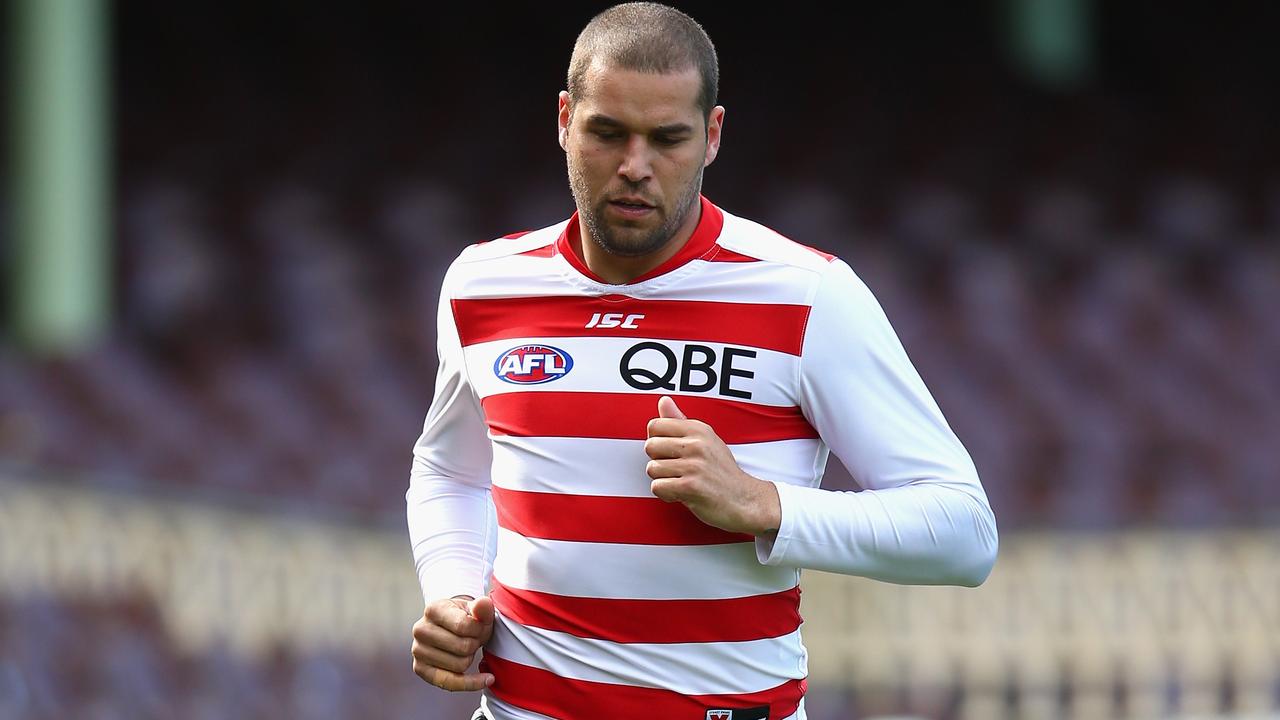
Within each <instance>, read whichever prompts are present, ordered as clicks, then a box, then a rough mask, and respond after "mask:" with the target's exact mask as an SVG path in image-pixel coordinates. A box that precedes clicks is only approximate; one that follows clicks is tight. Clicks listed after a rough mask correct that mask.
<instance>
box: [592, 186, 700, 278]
mask: <svg viewBox="0 0 1280 720" xmlns="http://www.w3.org/2000/svg"><path fill="white" fill-rule="evenodd" d="M701 219H702V204H701V202H699V203H697V204H695V205H694V207H693V210H692V211H691V212H690V213H689V215H688V217H686V218H685V219H684V222H683V223H681V224H680V228H679V229H678V230H676V232H675V234H674V235H672V236H671V239H670V240H668V241H667V242H666V244H665V245H663V246H662V247H661V248H659V249H657V250H655V251H654V252H651V253H649V254H647V255H637V256H635V257H626V256H623V255H614V254H613V253H610V252H608V251H606V250H605V249H604V248H602V247H600V246H599V245H598V244H596V243H595V242H594V241H592V239H591V236H590V235H588V233H587V226H586V223H582V222H579V223H578V232H577V236H576V237H571V238H569V241H570V242H572V243H573V246H574V248H573V249H574V250H576V251H577V252H578V257H580V258H582V262H583V263H585V264H586V266H587V268H588V269H590V270H591V272H593V273H595V275H596V277H599V278H600V279H601V280H604V281H605V282H607V283H609V284H610V285H625V284H627V283H629V282H631V281H633V280H635V279H636V278H638V277H641V276H643V275H644V274H645V273H648V272H651V271H652V270H653V269H654V268H656V267H658V266H659V265H662V263H664V262H666V261H668V260H670V259H671V258H673V257H675V255H676V253H678V252H680V249H681V248H683V247H684V246H685V243H687V242H689V238H691V237H693V231H694V230H696V229H697V227H698V221H699V220H701Z"/></svg>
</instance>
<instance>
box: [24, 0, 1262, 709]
mask: <svg viewBox="0 0 1280 720" xmlns="http://www.w3.org/2000/svg"><path fill="white" fill-rule="evenodd" d="M680 6H681V7H682V8H684V9H686V10H687V11H689V12H690V13H691V14H693V15H694V17H696V18H698V19H699V20H700V21H701V22H702V23H703V24H704V25H705V26H706V27H707V29H708V31H709V32H710V34H711V36H712V38H713V39H714V40H715V41H716V43H717V46H718V49H719V50H720V54H721V62H722V77H723V80H722V94H721V100H722V103H723V104H725V105H726V106H727V107H728V115H727V124H726V134H725V145H724V151H723V152H722V154H721V157H720V159H719V160H718V161H717V163H716V165H715V166H714V167H713V168H711V170H710V171H709V172H708V175H707V180H706V186H705V192H706V194H707V195H708V196H709V197H710V198H712V199H713V200H714V201H716V202H717V203H719V204H721V205H723V206H724V207H725V208H727V209H728V210H730V211H732V212H736V213H740V214H744V215H747V216H750V217H753V218H756V219H759V220H761V221H764V222H766V223H768V224H770V225H771V226H773V227H775V228H776V229H778V230H779V231H781V232H783V233H784V234H787V235H789V236H791V237H793V238H795V239H797V240H799V241H801V242H805V243H808V244H811V245H815V246H817V247H820V248H823V249H825V250H828V251H830V252H835V253H837V254H839V255H841V256H842V257H844V258H846V259H848V260H849V261H850V263H851V264H852V265H853V266H854V268H855V269H856V270H857V271H858V272H859V273H860V274H861V275H862V276H863V278H864V279H866V280H867V282H868V284H869V285H870V286H871V287H872V289H873V290H874V291H875V292H876V293H877V295H878V296H879V298H880V299H881V302H882V303H883V304H884V305H885V307H886V310H887V312H888V314H889V317H890V319H891V320H892V321H893V322H894V324H895V327H896V328H897V329H898V331H899V333H900V335H901V337H902V339H903V341H904V344H905V345H906V346H907V349H908V351H909V352H910V354H911V355H912V357H913V359H914V360H915V362H916V364H917V366H918V367H919V369H920V370H921V372H922V374H923V375H924V377H925V379H926V381H927V383H928V384H929V386H930V387H931V389H932V390H933V391H934V393H935V395H936V397H937V398H938V400H939V402H940V404H941V405H942V407H943V410H944V411H945V412H946V414H947V416H948V418H949V419H950V421H951V423H952V425H953V427H954V428H955V429H956V431H957V433H958V434H959V435H960V437H961V439H962V440H963V441H964V442H965V443H966V445H967V446H968V447H969V449H970V451H971V452H972V454H973V456H974V458H975V461H976V463H977V465H978V468H979V470H980V472H981V475H982V478H983V481H984V484H985V485H986V487H987V490H988V493H989V494H990V497H991V500H992V504H993V506H994V507H995V511H996V515H997V517H998V518H999V521H1000V525H1001V530H1002V552H1001V558H1000V561H999V562H998V564H997V566H996V570H995V572H994V573H993V575H992V577H991V579H990V581H989V582H988V583H987V584H986V585H984V586H983V587H981V588H979V589H976V590H960V589H945V588H902V587H896V586H888V585H880V584H875V583H871V582H867V581H862V580H858V579H851V578H842V577H835V576H831V575H825V574H822V573H808V574H806V579H805V585H804V586H805V590H806V592H805V601H804V614H805V617H806V619H807V627H806V638H807V641H808V644H809V646H810V649H811V652H812V657H811V661H810V669H811V673H812V675H811V680H812V686H813V689H812V692H811V695H810V700H809V711H810V717H812V718H814V719H815V720H845V719H854V718H858V719H863V718H872V717H886V716H901V717H916V718H929V719H961V718H963V719H966V720H986V719H988V718H1009V719H1012V718H1063V719H1066V718H1079V719H1081V720H1084V719H1090V720H1091V719H1095V718H1155V717H1179V718H1193V717H1195V718H1276V717H1280V533H1277V528H1278V527H1280V522H1278V521H1280V320H1277V312H1278V311H1280V143H1278V142H1277V128H1278V127H1280V123H1278V121H1280V113H1278V112H1277V110H1278V108H1277V105H1278V104H1280V101H1278V98H1280V93H1278V92H1277V90H1276V88H1277V80H1276V78H1277V68H1280V62H1278V59H1280V58H1277V55H1278V54H1280V50H1278V49H1277V48H1278V46H1277V43H1276V39H1275V38H1276V28H1277V27H1280V22H1278V21H1280V12H1278V11H1277V9H1278V8H1280V5H1277V4H1275V3H1262V2H1258V3H1230V4H1227V3H1153V2H1136V3H1103V2H1088V1H1087V0H1008V1H1006V2H985V3H927V2H918V1H915V0H913V1H910V2H903V3H883V4H877V5H876V6H875V7H863V6H850V7H849V8H847V9H848V10H850V11H851V14H849V15H847V16H844V18H843V19H840V18H837V16H836V15H835V11H834V10H833V9H832V8H831V7H829V6H827V5H824V4H815V5H811V6H800V5H794V4H792V5H789V6H787V8H786V9H785V11H784V10H779V9H778V8H776V7H767V6H766V7H760V8H753V9H749V6H742V7H738V6H732V5H724V4H710V3H692V2H690V3H681V4H680ZM0 7H2V8H3V10H4V12H3V14H2V15H0V17H3V21H0V22H3V23H4V28H3V32H2V33H0V43H3V53H2V54H0V70H3V77H4V82H3V85H2V86H0V102H2V107H3V108H4V111H3V113H0V124H2V126H3V127H2V130H3V133H4V137H5V138H6V139H7V142H6V143H5V144H4V146H3V149H0V160H3V167H5V168H6V172H5V175H4V185H3V192H0V220H2V221H3V222H0V263H2V264H3V274H2V276H0V277H3V280H2V281H0V282H3V283H4V292H3V293H2V294H0V295H2V299H0V311H2V313H0V316H2V317H3V318H4V319H3V320H2V321H0V718H4V719H7V718H96V719H104V720H105V719H114V718H177V717H183V718H287V717H299V718H301V717H307V718H381V717H416V718H423V719H424V720H436V719H440V720H445V719H452V718H462V717H466V716H467V715H466V713H468V712H469V710H470V709H471V708H472V707H474V697H473V696H457V695H448V694H446V693H443V692H438V691H435V690H433V689H431V688H428V687H426V686H425V685H424V684H423V683H422V682H421V681H419V680H418V679H417V678H416V677H415V676H414V675H413V674H412V672H411V670H410V667H409V658H408V645H409V634H408V630H409V627H410V625H411V623H412V622H413V620H414V619H415V618H416V617H417V615H418V614H419V613H420V611H421V598H420V596H419V591H418V589H417V586H416V580H415V577H414V573H413V570H412V561H411V558H410V556H409V549H408V543H407V536H406V533H405V530H404V519H403V491H404V489H405V487H406V483H407V471H408V466H409V449H410V446H411V444H412V441H413V439H414V438H415V436H416V434H417V432H418V429H419V427H420V423H421V418H422V415H423V413H424V412H425V409H426V407H427V404H428V403H429V399H430V397H431V385H432V381H433V374H434V363H435V354H434V328H433V327H432V326H433V317H434V315H433V307H434V303H435V298H436V294H437V289H438V288H437V285H438V282H439V279H440V277H441V275H442V273H443V270H444V268H445V266H446V264H447V263H448V262H449V260H451V259H452V257H453V256H454V255H455V254H456V253H457V252H458V251H459V250H460V248H462V247H463V246H465V245H467V244H470V243H473V242H476V241H480V240H484V239H488V238H491V237H495V236H498V235H502V234H505V233H508V232H512V231H516V230H522V229H529V228H534V227H540V226H543V225H546V224H550V223H552V222H555V221H557V220H560V219H563V218H564V217H567V216H568V214H569V213H570V212H571V210H572V206H571V199H570V196H569V193H568V191H567V187H566V183H565V181H564V169H563V158H562V156H561V153H560V151H559V149H558V147H557V146H556V144H555V140H554V120H553V109H554V107H555V93H556V91H558V90H559V89H560V88H561V86H562V83H563V73H564V68H565V65H566V64H567V60H568V54H569V50H570V48H571V46H572V42H573V38H574V36H575V33H576V31H577V30H578V29H579V28H580V27H581V26H582V25H583V24H584V23H585V22H586V20H587V19H589V18H590V16H591V15H592V14H593V13H594V12H595V11H597V10H599V9H601V8H602V7H603V5H601V4H596V3H581V2H566V3H556V4H543V3H539V4H527V5H519V6H512V7H490V6H483V5H482V6H470V7H451V8H442V7H439V6H433V5H431V4H426V3H410V2H385V3H377V4H372V5H371V6H365V5H357V4H341V5H337V6H329V5H326V4H322V3H301V2H285V1H283V0H264V1H263V2H256V3H223V2H212V1H210V0H195V1H192V2H184V3H160V2H155V1H154V0H117V2H114V3H112V2H108V1H107V0H7V2H0ZM827 485H828V487H835V488H852V487H854V486H853V484H852V482H851V481H850V479H849V478H848V475H847V473H845V472H844V471H843V469H842V468H840V467H838V466H835V464H834V463H833V467H832V468H831V470H830V471H829V479H828V482H827Z"/></svg>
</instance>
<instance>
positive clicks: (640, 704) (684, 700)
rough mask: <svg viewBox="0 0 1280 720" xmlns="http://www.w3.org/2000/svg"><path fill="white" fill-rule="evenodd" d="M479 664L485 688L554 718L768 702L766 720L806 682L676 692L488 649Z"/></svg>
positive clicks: (629, 717) (639, 716) (663, 714)
mask: <svg viewBox="0 0 1280 720" xmlns="http://www.w3.org/2000/svg"><path fill="white" fill-rule="evenodd" d="M480 670H481V672H491V673H493V676H494V683H493V685H492V686H491V687H490V690H491V691H492V692H493V694H494V695H497V696H498V698H499V699H500V700H502V701H503V702H507V703H510V704H512V705H515V706H517V707H521V708H524V709H526V710H531V711H533V712H538V713H542V714H543V715H548V716H550V717H553V718H556V719H557V720H600V719H601V718H609V719H610V720H649V718H662V720H668V719H671V720H676V719H678V718H689V720H702V718H705V717H706V711H707V710H708V709H709V708H749V707H756V706H759V705H768V706H769V720H781V719H782V718H785V717H787V716H788V715H791V714H792V713H794V712H795V711H796V708H797V707H799V705H800V698H801V697H803V696H804V693H805V689H806V688H807V683H806V682H805V681H804V680H788V681H786V682H784V683H782V684H781V685H778V686H777V687H773V688H770V689H768V690H761V691H760V692H754V693H747V694H743V695H681V694H680V693H676V692H672V691H670V690H658V689H655V688H645V687H635V686H632V685H615V684H612V683H602V682H593V681H590V680H573V679H570V678H563V677H560V676H559V675H556V674H555V673H553V672H550V671H548V670H543V669H541V668H535V667H530V666H528V665H523V664H521V663H517V662H512V661H510V660H504V659H503V658H500V657H498V656H496V655H493V654H490V653H488V652H486V653H485V658H484V660H482V661H481V662H480ZM724 671H725V672H729V669H728V668H725V669H724Z"/></svg>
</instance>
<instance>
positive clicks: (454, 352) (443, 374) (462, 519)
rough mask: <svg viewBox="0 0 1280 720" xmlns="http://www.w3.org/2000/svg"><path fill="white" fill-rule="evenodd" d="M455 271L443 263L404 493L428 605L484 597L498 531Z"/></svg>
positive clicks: (489, 458) (486, 443) (487, 451)
mask: <svg viewBox="0 0 1280 720" xmlns="http://www.w3.org/2000/svg"><path fill="white" fill-rule="evenodd" d="M454 277H455V271H454V269H450V271H449V273H448V274H447V275H446V276H445V279H444V283H443V284H442V287H441V291H440V304H439V310H438V312H437V318H436V335H437V348H438V352H439V356H440V364H439V368H438V370H437V372H436V386H435V396H434V398H433V399H432V402H431V408H430V410H429V411H428V412H427V417H426V421H425V422H424V423H423V428H422V435H421V436H420V437H419V438H418V441H417V443H415V444H414V448H413V467H412V469H411V471H410V474H409V489H408V491H407V492H406V493H405V502H406V512H407V517H408V524H409V539H410V542H411V543H412V546H413V559H414V564H415V565H416V567H417V571H418V581H419V583H420V584H421V586H422V595H423V599H424V600H425V601H427V602H428V603H429V602H431V601H433V600H438V599H440V598H450V597H455V596H458V595H469V596H471V597H480V596H482V595H484V594H485V586H486V584H487V582H488V576H489V573H490V571H491V570H492V563H493V554H494V542H495V540H496V537H497V523H496V520H495V518H494V514H493V510H492V503H491V502H490V499H489V466H490V463H491V461H492V450H491V449H490V447H489V438H488V434H487V431H486V428H485V423H484V417H483V415H482V413H481V410H480V404H479V401H478V400H477V398H476V395H475V392H474V391H473V390H472V388H471V383H470V381H469V380H468V378H467V370H466V365H465V363H464V359H463V355H462V344H461V342H460V341H459V339H458V330H457V326H456V325H455V323H454V317H453V309H452V306H451V303H450V300H451V298H452V295H453V292H452V288H453V280H454Z"/></svg>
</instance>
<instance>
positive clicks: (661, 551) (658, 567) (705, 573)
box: [493, 528, 800, 600]
mask: <svg viewBox="0 0 1280 720" xmlns="http://www.w3.org/2000/svg"><path fill="white" fill-rule="evenodd" d="M493 576H494V577H495V578H497V580H498V581H499V582H501V583H502V584H504V585H508V586H510V587H513V588H521V589H524V590H536V591H538V592H547V593H555V594H557V595H572V596H576V597H594V598H615V599H632V600H681V599H688V600H721V599H725V598H737V597H747V596H750V595H764V594H766V593H776V592H782V591H783V590H790V589H791V588H793V587H795V586H796V585H797V584H798V583H799V582H800V570H799V569H797V568H793V567H786V566H782V565H778V566H766V565H761V564H760V561H759V560H757V559H756V549H755V543H751V542H745V543H732V544H729V545H624V544H620V543H619V544H614V543H587V542H570V541H565V540H542V539H538V538H526V537H524V536H523V535H520V534H519V533H515V532H512V531H510V530H507V529H505V528H498V554H497V556H496V557H495V559H494V565H493Z"/></svg>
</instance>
